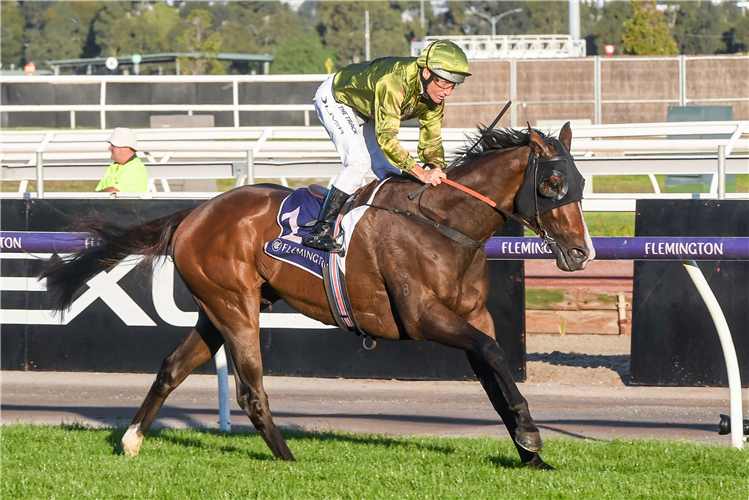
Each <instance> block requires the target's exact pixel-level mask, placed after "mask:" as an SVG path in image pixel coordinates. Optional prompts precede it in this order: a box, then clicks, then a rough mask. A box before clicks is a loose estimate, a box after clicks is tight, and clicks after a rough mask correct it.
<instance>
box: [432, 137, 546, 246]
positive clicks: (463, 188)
mask: <svg viewBox="0 0 749 500" xmlns="http://www.w3.org/2000/svg"><path fill="white" fill-rule="evenodd" d="M528 161H529V162H532V164H533V174H534V179H533V184H534V185H537V184H538V154H537V153H536V152H535V151H534V150H533V149H531V155H530V157H529V158H528ZM442 182H444V183H445V184H447V185H448V186H452V187H454V188H455V189H459V190H460V191H463V192H464V193H466V194H468V195H470V196H473V197H474V198H476V199H477V200H479V201H482V202H484V203H486V204H487V205H489V206H490V207H492V208H493V209H494V210H495V211H497V212H499V213H500V215H502V216H503V217H505V219H508V218H509V219H512V220H514V221H517V222H519V223H520V224H521V225H523V226H524V227H526V228H528V229H530V230H531V231H533V232H534V233H536V235H538V236H539V237H540V238H541V239H542V240H543V241H544V243H546V244H547V245H548V244H551V243H555V240H554V238H552V237H551V236H549V233H548V232H546V230H545V229H544V226H543V224H542V223H541V216H540V214H539V210H538V193H537V192H535V190H534V193H535V205H536V206H535V209H536V213H535V215H534V221H533V222H534V223H535V224H536V227H533V226H532V225H531V224H530V223H528V222H527V221H526V220H525V219H524V218H523V217H522V214H521V216H518V215H515V214H514V213H512V212H508V211H507V210H505V209H504V208H502V207H500V206H498V205H497V203H496V202H495V201H493V200H492V199H490V198H487V197H486V196H484V195H483V194H481V193H479V192H476V191H474V190H473V189H471V188H469V187H466V186H464V185H462V184H459V183H457V182H455V181H452V180H450V179H447V178H445V179H442Z"/></svg>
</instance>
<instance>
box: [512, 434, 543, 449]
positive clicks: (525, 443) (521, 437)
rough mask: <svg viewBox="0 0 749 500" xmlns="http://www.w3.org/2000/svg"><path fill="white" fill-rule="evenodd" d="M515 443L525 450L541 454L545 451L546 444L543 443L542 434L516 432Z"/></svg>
mask: <svg viewBox="0 0 749 500" xmlns="http://www.w3.org/2000/svg"><path fill="white" fill-rule="evenodd" d="M515 442H516V443H517V444H518V446H520V447H521V448H523V449H524V450H528V451H533V452H539V451H541V450H543V449H544V443H543V442H542V441H541V433H540V432H538V431H536V432H523V431H516V432H515Z"/></svg>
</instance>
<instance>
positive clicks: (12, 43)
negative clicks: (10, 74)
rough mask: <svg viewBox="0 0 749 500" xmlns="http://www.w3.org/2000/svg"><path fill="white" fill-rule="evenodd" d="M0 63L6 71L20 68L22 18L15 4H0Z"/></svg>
mask: <svg viewBox="0 0 749 500" xmlns="http://www.w3.org/2000/svg"><path fill="white" fill-rule="evenodd" d="M0 22H2V24H0V61H2V62H3V67H4V68H6V69H8V68H10V65H11V64H13V65H14V66H16V67H19V66H21V60H22V58H23V43H24V42H23V25H24V22H23V16H22V15H21V10H20V9H19V8H18V4H16V2H2V4H0Z"/></svg>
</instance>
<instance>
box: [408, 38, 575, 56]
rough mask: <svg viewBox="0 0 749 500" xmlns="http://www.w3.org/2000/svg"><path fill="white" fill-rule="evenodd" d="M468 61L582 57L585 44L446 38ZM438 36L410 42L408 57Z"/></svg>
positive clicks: (558, 40)
mask: <svg viewBox="0 0 749 500" xmlns="http://www.w3.org/2000/svg"><path fill="white" fill-rule="evenodd" d="M447 38H448V39H449V40H450V41H452V42H453V43H455V44H456V45H458V46H459V47H460V48H461V49H463V52H465V53H466V56H467V57H468V59H469V60H482V59H483V60H486V59H557V58H568V57H585V56H586V49H585V40H582V39H575V38H573V37H572V36H571V35H511V36H510V35H497V36H491V35H466V36H450V37H447ZM439 39H441V37H438V36H427V37H424V39H423V40H420V41H414V42H411V56H413V57H418V56H419V54H421V51H422V50H424V47H426V46H427V45H429V44H430V43H432V42H433V41H435V40H439Z"/></svg>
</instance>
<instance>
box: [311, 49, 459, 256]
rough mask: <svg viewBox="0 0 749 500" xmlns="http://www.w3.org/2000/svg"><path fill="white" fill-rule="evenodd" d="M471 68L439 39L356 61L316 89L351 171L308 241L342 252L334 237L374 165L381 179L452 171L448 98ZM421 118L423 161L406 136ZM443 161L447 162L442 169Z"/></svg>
mask: <svg viewBox="0 0 749 500" xmlns="http://www.w3.org/2000/svg"><path fill="white" fill-rule="evenodd" d="M470 75H471V74H470V73H469V72H468V59H467V58H466V55H465V54H464V53H463V51H462V50H461V49H460V47H458V46H457V45H455V44H454V43H452V42H450V41H448V40H438V41H436V42H434V43H432V44H430V45H429V46H428V47H426V48H425V49H424V51H423V52H422V53H421V55H420V56H419V57H418V58H415V57H382V58H379V59H375V60H374V61H366V62H363V63H359V64H352V65H350V66H347V67H345V68H343V69H342V70H341V71H339V72H338V73H336V74H334V75H330V76H329V77H328V78H327V79H326V80H325V81H324V82H323V83H322V85H320V87H319V88H318V89H317V93H316V94H315V98H314V103H315V109H316V110H317V116H318V118H319V119H320V121H321V122H322V124H323V126H324V127H325V129H326V130H327V131H328V135H330V138H331V139H332V140H333V144H335V147H336V150H337V151H338V153H339V154H340V155H341V160H342V162H343V166H344V167H345V168H344V169H343V171H341V173H340V174H338V176H337V177H336V178H335V180H334V181H333V185H332V187H331V188H330V192H329V193H328V196H327V198H325V203H324V204H323V206H322V209H321V210H320V215H319V216H318V220H317V223H316V224H315V226H314V228H312V232H310V234H308V235H307V236H305V237H304V244H305V245H307V246H309V247H312V248H317V249H319V250H325V251H328V252H340V251H341V248H342V247H341V245H340V244H339V243H337V242H336V241H335V240H334V239H333V237H332V236H331V230H332V227H333V225H334V224H335V220H336V218H337V217H338V214H339V213H340V211H341V207H342V206H343V204H344V202H345V201H346V200H347V199H348V197H349V195H351V194H353V193H354V192H355V191H356V190H357V189H359V188H360V187H361V184H362V181H363V180H364V176H365V175H366V174H367V172H369V169H370V168H371V169H372V171H373V172H374V173H375V175H376V176H377V178H378V179H383V178H385V177H387V176H389V175H401V174H402V172H409V173H411V174H412V175H413V176H415V177H416V178H417V179H419V180H420V181H421V182H423V183H425V184H426V183H430V184H432V185H435V186H436V185H437V184H439V183H440V182H441V179H442V178H444V177H445V174H444V172H442V169H443V168H445V152H444V149H443V147H442V132H441V128H442V119H443V118H444V116H445V101H444V100H445V98H446V97H447V96H449V95H450V93H451V92H452V91H453V89H455V87H456V86H457V85H459V84H461V83H463V81H465V78H466V77H467V76H470ZM415 117H418V119H419V123H420V126H419V146H418V154H419V158H420V159H421V161H422V162H423V164H424V167H427V166H428V167H430V168H429V169H427V168H424V167H422V166H419V165H418V164H417V163H416V161H415V160H414V159H413V158H411V155H410V154H409V153H408V152H407V151H406V149H405V148H404V147H403V146H402V145H401V143H400V142H398V137H397V136H398V130H399V129H400V124H401V121H403V120H408V119H410V118H415ZM437 167H439V168H437Z"/></svg>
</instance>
